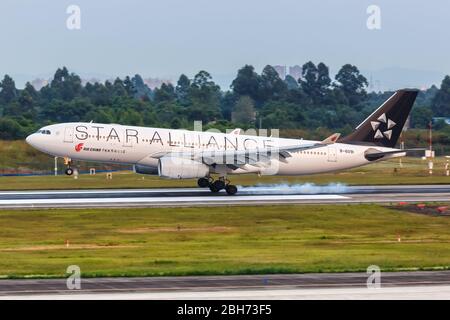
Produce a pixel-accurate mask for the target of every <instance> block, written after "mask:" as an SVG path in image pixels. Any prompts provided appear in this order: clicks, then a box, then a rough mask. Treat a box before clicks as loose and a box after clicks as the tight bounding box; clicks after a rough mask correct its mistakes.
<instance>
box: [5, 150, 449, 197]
mask: <svg viewBox="0 0 450 320" xmlns="http://www.w3.org/2000/svg"><path fill="white" fill-rule="evenodd" d="M402 161H403V167H402V168H401V167H400V166H399V160H391V161H385V162H379V163H374V164H370V165H367V166H365V167H360V168H356V169H352V170H348V171H342V172H337V173H328V174H319V175H312V176H289V177H288V176H262V177H258V176H257V175H240V176H230V179H231V181H232V182H233V183H234V184H236V185H254V184H258V183H260V184H274V183H305V182H311V183H317V184H327V183H332V182H341V183H346V184H349V185H358V184H373V185H376V184H378V185H379V184H448V183H450V177H447V176H445V175H444V163H445V161H446V159H445V158H437V159H435V165H434V167H435V170H434V174H433V175H432V176H430V175H429V174H428V169H427V162H426V161H423V160H420V159H417V158H404V159H403V160H402ZM196 185H197V183H196V180H193V179H190V180H165V179H161V178H159V177H158V176H148V175H138V174H134V173H132V172H129V171H124V172H117V173H114V174H113V179H112V180H106V174H105V173H102V174H97V175H95V176H89V175H86V174H84V175H80V176H79V178H78V179H77V180H75V179H74V178H73V177H68V176H65V175H60V176H57V177H55V176H27V177H0V190H24V189H87V188H161V187H195V186H196Z"/></svg>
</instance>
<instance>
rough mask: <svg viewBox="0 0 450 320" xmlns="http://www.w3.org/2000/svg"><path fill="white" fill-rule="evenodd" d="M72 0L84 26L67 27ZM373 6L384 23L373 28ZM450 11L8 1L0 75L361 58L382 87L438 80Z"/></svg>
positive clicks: (242, 1) (445, 5)
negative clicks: (369, 23)
mask: <svg viewBox="0 0 450 320" xmlns="http://www.w3.org/2000/svg"><path fill="white" fill-rule="evenodd" d="M70 5H77V6H78V7H79V8H80V10H81V16H80V29H75V30H70V29H68V28H67V26H66V20H67V19H68V18H69V16H70V14H68V13H67V12H66V10H67V8H68V7H69V6H70ZM370 5H377V6H378V7H379V8H380V17H381V20H380V21H381V22H380V27H381V28H380V29H375V30H371V29H369V28H368V27H367V20H368V18H369V16H370V14H368V13H367V8H368V7H369V6H370ZM449 18H450V1H447V0H430V1H423V0H420V1H419V0H395V1H393V0H370V1H367V0H341V1H336V0H320V1H317V0H316V1H303V0H189V1H187V0H158V1H156V0H146V1H144V0H141V1H139V0H127V1H125V0H122V1H120V0H70V1H66V0H58V1H55V0H2V1H1V2H0V40H1V41H2V46H1V54H0V75H1V76H2V75H3V74H10V75H12V76H13V77H14V78H15V79H16V81H17V83H18V85H20V84H21V82H23V83H24V81H25V80H32V79H33V78H35V77H38V76H43V77H45V76H50V75H52V74H53V73H54V71H55V70H56V69H57V68H58V67H61V66H67V67H68V68H69V70H71V71H74V72H77V73H80V74H82V75H85V76H87V75H92V76H98V77H115V76H120V77H123V76H125V75H134V74H136V73H139V74H141V75H142V76H143V77H144V78H145V77H160V78H169V79H174V80H176V79H177V78H178V76H179V75H180V74H181V73H185V74H187V75H188V76H190V77H192V76H193V75H195V73H197V72H198V71H199V70H206V71H208V72H210V73H211V74H212V75H213V77H214V79H215V80H216V81H217V82H218V83H220V84H221V86H222V88H224V87H225V88H227V87H228V86H229V82H230V81H231V80H232V79H233V77H234V76H235V75H236V72H237V70H238V69H239V68H240V67H242V66H243V65H245V64H252V65H253V66H255V68H256V70H257V71H258V72H260V71H261V69H262V68H263V67H264V66H265V65H267V64H271V65H287V66H290V65H296V64H299V65H302V64H303V63H305V62H307V61H309V60H311V61H313V62H315V63H318V62H321V61H323V62H325V64H327V65H328V66H329V67H330V70H331V72H332V73H334V72H336V71H337V70H338V69H339V68H340V67H341V66H342V65H343V64H345V63H351V64H354V65H356V66H358V67H359V69H360V70H361V71H362V72H363V73H364V74H365V75H366V77H368V78H369V77H372V78H373V81H374V82H376V81H378V82H381V86H396V85H407V86H422V85H429V84H430V83H431V82H435V83H436V84H438V85H439V84H440V81H441V80H442V77H443V75H445V74H450V59H449V53H450V41H448V39H449V30H450V28H449V27H450V19H449ZM394 78H395V79H394ZM24 79H25V80H24ZM394 80H395V81H394ZM389 81H391V82H392V81H394V82H393V83H391V84H389Z"/></svg>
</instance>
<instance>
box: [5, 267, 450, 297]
mask: <svg viewBox="0 0 450 320" xmlns="http://www.w3.org/2000/svg"><path fill="white" fill-rule="evenodd" d="M368 276H369V275H368V274H366V273H314V274H286V275H244V276H190V277H149V278H86V279H83V278H82V279H81V289H80V290H69V289H68V288H67V284H66V281H67V280H66V279H38V280H31V279H26V280H22V279H20V280H0V296H10V295H15V296H21V295H27V296H30V295H42V294H47V295H48V294H51V295H53V294H55V295H56V294H88V293H90V294H94V293H95V294H105V293H143V292H148V293H164V292H201V291H209V292H215V291H236V290H296V289H319V288H320V289H331V288H341V289H343V288H367V279H368ZM380 283H381V287H382V288H391V287H417V286H421V287H424V286H432V287H436V286H447V287H448V286H450V271H414V272H382V273H381V280H380Z"/></svg>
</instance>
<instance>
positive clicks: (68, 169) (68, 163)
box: [64, 158, 73, 176]
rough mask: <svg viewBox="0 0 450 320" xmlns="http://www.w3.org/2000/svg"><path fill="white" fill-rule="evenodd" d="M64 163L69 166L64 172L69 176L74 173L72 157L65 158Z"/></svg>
mask: <svg viewBox="0 0 450 320" xmlns="http://www.w3.org/2000/svg"><path fill="white" fill-rule="evenodd" d="M64 164H65V165H66V166H67V169H66V170H65V171H64V173H65V174H67V175H68V176H71V175H72V174H73V169H72V160H71V159H70V158H64Z"/></svg>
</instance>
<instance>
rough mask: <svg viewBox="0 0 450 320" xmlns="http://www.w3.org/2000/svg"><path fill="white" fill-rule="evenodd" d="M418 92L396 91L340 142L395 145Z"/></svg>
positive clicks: (390, 146) (383, 145) (409, 90)
mask: <svg viewBox="0 0 450 320" xmlns="http://www.w3.org/2000/svg"><path fill="white" fill-rule="evenodd" d="M418 92H419V91H418V90H413V89H403V90H398V91H396V92H395V93H394V94H393V95H392V96H391V97H390V98H389V99H388V100H386V101H385V102H384V103H383V104H382V105H381V106H380V107H379V108H378V109H377V110H375V111H374V112H373V113H372V114H371V115H370V116H369V117H367V119H366V120H364V121H363V122H362V123H361V124H360V125H359V126H357V127H356V130H355V131H354V132H353V133H351V134H349V135H348V136H346V137H344V138H342V139H340V141H339V142H344V143H361V144H367V145H376V146H382V147H388V148H393V147H395V145H396V144H397V140H398V137H399V136H400V133H401V132H402V130H403V126H404V125H405V122H406V119H407V118H408V115H409V113H410V111H411V108H412V106H413V104H414V101H415V100H416V97H417V93H418Z"/></svg>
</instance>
